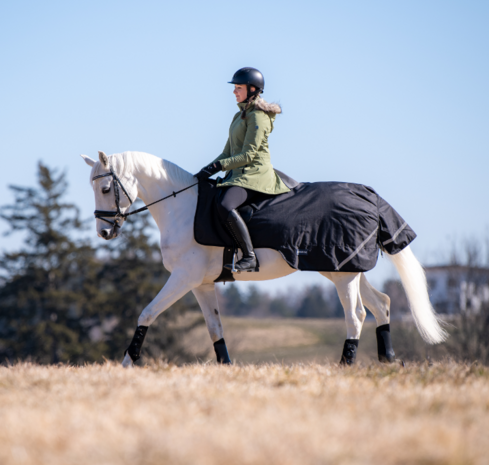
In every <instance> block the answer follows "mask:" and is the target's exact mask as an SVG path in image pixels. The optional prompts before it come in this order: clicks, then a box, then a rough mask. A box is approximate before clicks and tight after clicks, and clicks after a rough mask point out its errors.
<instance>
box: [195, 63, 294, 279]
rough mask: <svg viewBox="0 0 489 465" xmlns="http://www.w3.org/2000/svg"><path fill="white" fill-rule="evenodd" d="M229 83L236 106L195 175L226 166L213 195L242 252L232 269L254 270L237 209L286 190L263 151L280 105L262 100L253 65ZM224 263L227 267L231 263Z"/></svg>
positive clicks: (203, 175)
mask: <svg viewBox="0 0 489 465" xmlns="http://www.w3.org/2000/svg"><path fill="white" fill-rule="evenodd" d="M229 84H234V92H233V93H234V95H235V96H236V101H237V102H238V107H239V110H240V111H239V112H238V113H236V114H235V115H234V118H233V121H232V122H231V126H230V128H229V138H228V141H227V142H226V146H225V147H224V150H223V152H222V153H221V155H219V156H218V157H217V158H216V159H215V160H214V161H213V162H212V163H211V164H210V165H208V166H206V167H205V168H203V169H202V170H201V171H200V172H199V173H197V174H196V175H195V176H196V177H197V178H198V179H199V180H203V179H207V178H209V177H210V176H212V175H213V174H215V173H217V172H219V171H227V173H226V176H225V177H224V179H221V178H218V184H217V186H218V187H219V188H221V189H222V192H220V193H219V195H218V196H217V211H218V214H219V217H220V219H221V221H222V222H223V223H224V224H225V226H226V228H227V229H228V231H229V232H230V234H231V236H232V237H233V239H234V240H235V242H236V243H237V245H238V247H239V248H240V249H241V250H242V251H243V258H242V259H241V260H239V261H238V263H236V265H235V269H236V270H238V271H254V270H255V268H256V265H257V262H256V256H255V252H254V250H253V244H252V243H251V238H250V233H249V232H248V227H247V226H246V223H245V222H244V221H243V219H242V218H241V216H240V214H239V213H238V211H237V209H238V207H240V206H241V205H243V204H249V203H250V202H252V201H253V200H254V199H256V198H257V197H259V196H260V197H261V196H263V194H268V195H277V194H282V193H284V192H288V191H289V189H288V187H287V186H286V185H285V184H284V183H283V182H282V180H281V179H280V177H279V176H278V175H277V174H276V173H275V171H274V169H273V166H272V164H271V162H270V152H269V150H268V136H269V134H270V133H271V132H272V130H273V121H274V120H275V116H276V115H277V114H278V113H281V112H282V109H281V108H280V105H278V104H276V103H267V102H265V100H263V99H262V98H261V97H260V94H261V93H262V92H263V90H264V88H265V80H264V78H263V75H262V74H261V73H260V71H258V70H257V69H255V68H241V69H239V70H238V71H236V73H235V74H234V76H233V79H232V81H231V82H230V83H229ZM225 267H226V268H229V269H232V265H231V264H226V265H225Z"/></svg>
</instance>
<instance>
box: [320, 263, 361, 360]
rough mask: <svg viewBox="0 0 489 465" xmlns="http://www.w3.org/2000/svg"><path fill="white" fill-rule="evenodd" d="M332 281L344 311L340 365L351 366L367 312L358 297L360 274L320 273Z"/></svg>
mask: <svg viewBox="0 0 489 465" xmlns="http://www.w3.org/2000/svg"><path fill="white" fill-rule="evenodd" d="M321 274H322V275H323V276H326V277H327V278H328V279H330V280H331V281H333V283H334V285H335V287H336V290H337V292H338V297H339V298H340V301H341V305H342V306H343V310H344V311H345V319H346V341H345V344H344V346H343V354H342V356H341V360H340V363H341V364H344V365H352V364H353V363H355V359H356V356H357V349H358V341H359V339H360V334H361V332H362V326H363V322H364V321H365V317H366V316H367V312H366V311H365V309H364V308H363V303H362V297H361V295H360V276H361V274H360V273H341V272H335V273H321Z"/></svg>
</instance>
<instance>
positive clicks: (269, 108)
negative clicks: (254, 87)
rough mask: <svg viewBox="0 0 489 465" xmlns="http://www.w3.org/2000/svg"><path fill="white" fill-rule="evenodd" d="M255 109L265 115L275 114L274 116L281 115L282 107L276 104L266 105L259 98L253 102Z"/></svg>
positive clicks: (266, 103) (265, 102)
mask: <svg viewBox="0 0 489 465" xmlns="http://www.w3.org/2000/svg"><path fill="white" fill-rule="evenodd" d="M255 108H256V109H257V110H261V111H265V112H266V113H275V114H276V115H278V114H280V113H282V107H281V106H280V105H279V104H278V103H268V102H267V101H266V100H263V99H262V98H261V97H260V98H258V99H257V100H256V101H255Z"/></svg>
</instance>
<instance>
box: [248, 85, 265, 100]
mask: <svg viewBox="0 0 489 465" xmlns="http://www.w3.org/2000/svg"><path fill="white" fill-rule="evenodd" d="M253 87H255V86H253ZM255 89H256V90H255V91H254V92H252V91H251V84H246V90H247V94H246V100H245V102H247V103H248V102H250V100H251V99H252V98H253V97H255V98H256V97H259V95H260V94H261V93H262V92H263V91H262V90H261V89H258V88H256V87H255Z"/></svg>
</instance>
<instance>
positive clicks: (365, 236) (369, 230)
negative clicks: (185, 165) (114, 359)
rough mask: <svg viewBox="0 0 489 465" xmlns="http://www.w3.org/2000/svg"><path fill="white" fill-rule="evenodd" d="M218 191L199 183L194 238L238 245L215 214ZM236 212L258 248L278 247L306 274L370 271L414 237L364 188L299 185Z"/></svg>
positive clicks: (204, 242) (205, 242) (211, 184)
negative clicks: (381, 253)
mask: <svg viewBox="0 0 489 465" xmlns="http://www.w3.org/2000/svg"><path fill="white" fill-rule="evenodd" d="M219 189H220V188H218V187H217V186H216V181H214V180H212V179H208V180H205V181H202V182H200V183H199V198H198V202H197V210H196V213H195V221H194V236H195V240H196V241H197V242H198V243H199V244H202V245H208V246H216V247H228V248H229V247H234V243H233V240H232V238H231V236H230V235H229V234H228V233H227V231H226V230H225V228H224V226H223V225H222V224H221V222H220V221H219V217H218V214H217V210H216V202H215V198H216V194H217V193H218V191H219ZM238 211H240V212H242V216H243V218H245V221H246V222H247V225H248V229H249V231H250V235H251V239H252V242H253V245H254V247H255V248H269V249H275V250H277V251H278V252H280V253H281V254H282V256H283V258H284V259H285V261H286V262H287V263H288V264H289V265H290V266H291V267H292V268H294V269H297V270H302V271H348V272H361V271H368V270H371V269H372V268H373V267H374V266H375V265H376V263H377V258H378V253H379V249H383V250H385V251H387V253H389V254H396V253H398V252H400V251H401V250H402V249H404V248H405V247H406V246H407V245H409V244H410V243H411V242H412V241H413V240H414V238H415V237H416V234H415V233H414V231H413V230H412V229H411V228H410V227H409V226H408V224H407V223H406V222H405V221H404V220H403V219H402V218H401V216H400V215H399V214H398V213H397V212H396V211H395V210H394V208H392V207H391V206H390V205H389V204H388V203H387V202H386V201H385V200H384V199H383V198H382V197H380V196H379V195H378V194H377V193H376V192H375V191H374V190H373V189H372V188H370V187H367V186H364V185H361V184H353V183H341V182H317V183H300V184H299V183H296V185H295V187H293V188H292V189H291V190H290V192H287V193H285V194H280V195H276V196H268V195H264V196H263V197H262V198H259V199H257V200H256V201H254V202H253V203H252V204H250V205H247V206H244V207H242V208H240V209H238Z"/></svg>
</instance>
